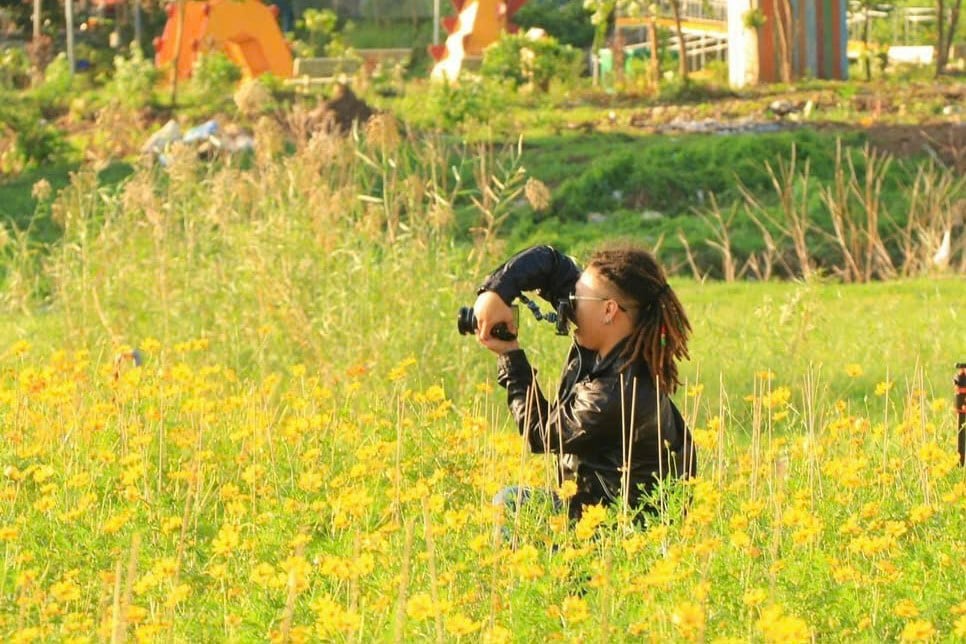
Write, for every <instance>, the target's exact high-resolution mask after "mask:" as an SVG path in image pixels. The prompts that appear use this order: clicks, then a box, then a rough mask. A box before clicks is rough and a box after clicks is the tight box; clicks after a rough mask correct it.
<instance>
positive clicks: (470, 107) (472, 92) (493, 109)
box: [428, 73, 503, 129]
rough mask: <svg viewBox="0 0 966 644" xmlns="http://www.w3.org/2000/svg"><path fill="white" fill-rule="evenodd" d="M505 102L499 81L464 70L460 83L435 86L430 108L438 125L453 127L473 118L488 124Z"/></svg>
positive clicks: (431, 93)
mask: <svg viewBox="0 0 966 644" xmlns="http://www.w3.org/2000/svg"><path fill="white" fill-rule="evenodd" d="M502 105H503V101H502V91H501V88H500V86H499V84H498V83H495V82H492V81H487V80H486V79H484V78H482V77H480V76H477V75H474V74H468V73H463V74H461V75H460V77H459V82H458V83H455V84H450V83H439V84H436V85H434V86H433V88H432V89H431V90H430V94H429V110H428V111H429V112H430V113H431V114H432V117H433V121H434V123H435V124H436V125H438V126H440V127H442V128H443V129H451V128H456V127H458V126H460V125H462V124H464V123H467V122H470V121H478V122H481V123H486V122H488V121H490V119H492V118H493V116H494V115H495V114H496V113H497V111H498V110H499V109H500V108H501V106H502Z"/></svg>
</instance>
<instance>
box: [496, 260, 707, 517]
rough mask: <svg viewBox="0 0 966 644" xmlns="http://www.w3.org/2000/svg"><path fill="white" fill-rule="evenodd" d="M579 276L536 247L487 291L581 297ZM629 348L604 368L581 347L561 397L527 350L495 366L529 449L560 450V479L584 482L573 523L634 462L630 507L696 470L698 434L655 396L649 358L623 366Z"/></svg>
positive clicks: (612, 494)
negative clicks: (540, 380) (545, 385)
mask: <svg viewBox="0 0 966 644" xmlns="http://www.w3.org/2000/svg"><path fill="white" fill-rule="evenodd" d="M579 277H580V268H579V267H578V266H577V265H576V263H574V261H573V260H571V259H570V258H568V257H566V256H564V255H562V254H560V253H559V252H557V251H556V250H554V249H553V248H551V247H549V246H538V247H534V248H530V249H528V250H525V251H523V252H522V253H519V254H517V255H515V256H514V257H512V258H511V259H510V260H509V261H507V262H506V263H505V264H504V265H503V266H501V267H500V268H498V269H497V270H496V271H495V272H494V273H492V274H491V275H490V276H489V277H488V278H487V280H486V281H485V282H484V283H483V286H482V287H481V290H492V291H495V292H496V293H498V294H499V295H500V296H501V298H502V299H503V300H504V301H506V302H507V303H510V302H512V301H513V299H514V298H515V297H516V296H517V295H519V294H520V293H521V292H522V291H530V290H538V291H539V294H540V296H541V297H543V298H544V299H546V300H548V301H550V302H556V301H557V300H559V299H561V298H565V297H567V295H568V294H569V293H571V292H572V291H573V288H574V284H575V283H576V282H577V279H578V278H579ZM622 349H623V343H621V344H619V345H618V346H617V347H615V348H614V349H613V350H612V351H611V352H610V353H609V354H608V355H607V356H606V357H605V358H604V359H603V360H602V361H600V362H599V363H598V362H597V354H596V353H595V352H593V351H589V350H587V349H584V348H582V347H579V346H578V345H576V344H574V347H573V348H572V349H571V351H570V354H569V356H568V358H567V365H566V369H565V372H564V376H563V378H562V380H561V384H560V389H559V391H558V392H557V397H556V399H555V400H553V401H548V400H547V399H546V397H545V396H544V395H543V393H542V391H541V390H540V386H539V385H538V384H537V382H536V381H535V379H534V375H535V373H536V372H535V370H534V369H533V367H531V366H530V362H529V361H528V360H527V356H526V354H525V353H524V351H523V350H522V349H519V350H516V351H510V352H508V353H506V354H503V355H502V356H500V358H499V360H498V363H497V365H498V381H499V383H500V385H501V386H503V387H505V388H506V390H507V401H508V404H509V407H510V412H511V413H512V414H513V417H514V419H515V420H516V422H517V425H518V426H519V428H520V433H521V434H522V435H524V436H525V437H526V438H527V441H528V443H529V445H530V449H531V451H533V452H534V453H545V452H554V453H556V454H558V457H559V458H560V463H561V468H560V470H561V476H562V478H573V479H574V480H575V481H576V484H577V495H576V496H575V497H573V498H572V499H571V500H570V504H569V514H570V516H571V517H572V518H579V517H580V515H581V513H582V510H583V507H584V506H585V505H594V504H597V503H605V504H609V503H613V502H615V501H616V500H617V499H618V497H619V496H620V495H621V491H622V487H621V484H622V478H621V473H622V470H623V464H624V462H625V461H626V462H629V464H630V477H629V485H628V490H627V492H628V501H629V504H630V506H631V507H632V508H641V509H645V510H647V509H649V508H647V507H646V505H645V502H644V501H642V499H641V496H642V493H647V492H650V491H651V490H652V488H653V487H654V485H655V483H656V482H657V480H658V479H660V478H663V477H667V476H675V477H681V476H684V477H687V476H693V475H694V474H695V472H696V466H697V463H696V460H695V453H694V445H693V443H692V441H691V434H690V431H689V430H688V428H687V425H686V424H685V422H684V419H683V418H682V417H681V414H680V413H679V412H678V409H677V408H676V407H675V405H674V403H673V402H672V401H671V399H670V398H669V397H668V396H667V395H666V394H665V393H664V392H661V394H660V395H657V391H656V387H655V383H654V380H653V377H652V375H651V371H650V369H649V368H648V365H647V364H646V363H645V362H644V361H642V360H636V361H634V362H632V363H631V364H629V365H626V366H625V365H624V363H625V360H624V359H623V358H622V357H621V356H620V354H621V352H622ZM662 445H664V446H665V447H664V448H662V447H661V446H662ZM625 455H626V456H625Z"/></svg>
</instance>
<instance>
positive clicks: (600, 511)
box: [574, 505, 607, 539]
mask: <svg viewBox="0 0 966 644" xmlns="http://www.w3.org/2000/svg"><path fill="white" fill-rule="evenodd" d="M606 518H607V509H606V508H604V506H603V505H588V506H587V507H585V508H584V513H583V514H582V515H581V517H580V521H578V522H577V528H576V529H575V530H574V534H576V535H577V538H578V539H589V538H590V537H592V536H593V534H594V531H595V530H596V529H597V526H599V525H600V524H601V523H602V522H603V521H604V519H606Z"/></svg>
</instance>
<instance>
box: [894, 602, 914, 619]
mask: <svg viewBox="0 0 966 644" xmlns="http://www.w3.org/2000/svg"><path fill="white" fill-rule="evenodd" d="M892 614H893V615H895V616H896V617H904V618H909V617H919V609H918V608H917V607H916V604H915V602H913V601H912V600H911V599H902V600H899V601H898V602H896V605H895V606H893V608H892Z"/></svg>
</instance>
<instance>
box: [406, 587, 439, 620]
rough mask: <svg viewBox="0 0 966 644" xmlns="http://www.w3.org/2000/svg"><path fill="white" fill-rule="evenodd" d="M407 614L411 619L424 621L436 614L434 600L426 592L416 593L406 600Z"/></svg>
mask: <svg viewBox="0 0 966 644" xmlns="http://www.w3.org/2000/svg"><path fill="white" fill-rule="evenodd" d="M406 614H407V615H409V617H410V619H415V620H416V621H422V620H424V619H429V618H430V617H433V616H434V615H435V614H436V608H435V607H434V606H433V600H432V599H431V598H430V597H429V595H427V594H426V593H416V594H415V595H413V596H412V597H410V598H409V601H407V602H406Z"/></svg>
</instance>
